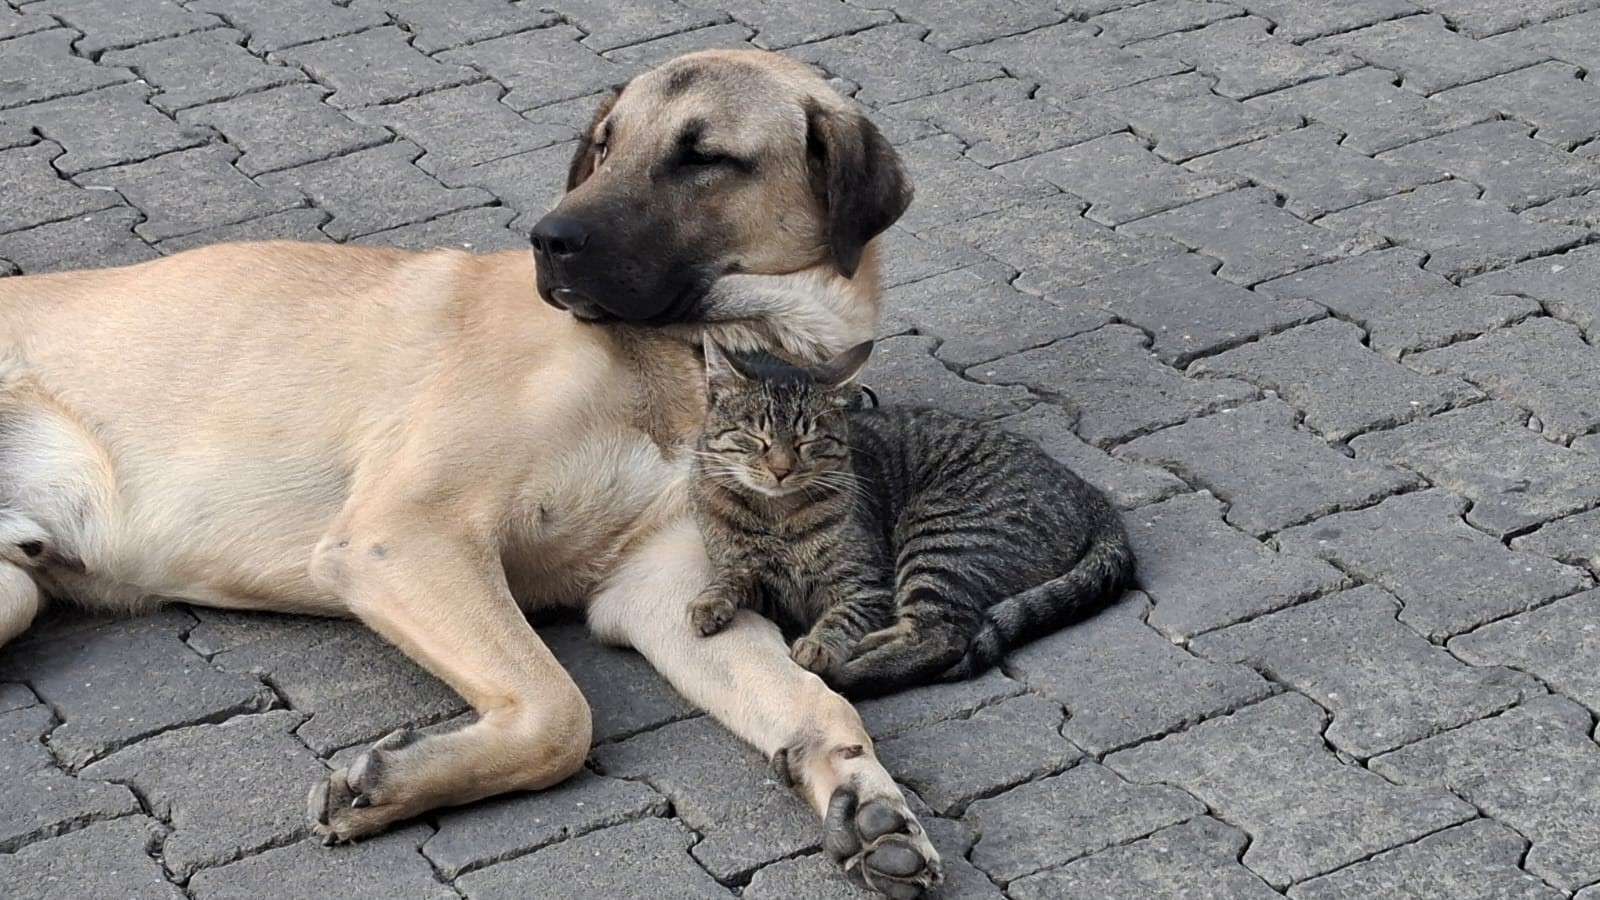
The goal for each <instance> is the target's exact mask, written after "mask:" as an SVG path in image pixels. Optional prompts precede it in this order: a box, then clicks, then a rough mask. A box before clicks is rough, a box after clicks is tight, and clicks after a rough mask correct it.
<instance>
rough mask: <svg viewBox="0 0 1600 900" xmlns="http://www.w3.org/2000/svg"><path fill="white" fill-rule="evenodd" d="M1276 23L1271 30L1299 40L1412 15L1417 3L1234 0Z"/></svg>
mask: <svg viewBox="0 0 1600 900" xmlns="http://www.w3.org/2000/svg"><path fill="white" fill-rule="evenodd" d="M1235 2H1237V3H1238V5H1240V6H1242V7H1244V8H1245V9H1247V10H1249V11H1250V12H1252V13H1254V14H1255V15H1258V16H1260V17H1261V18H1263V19H1266V20H1267V21H1269V22H1272V23H1273V24H1274V25H1276V26H1277V27H1276V28H1274V29H1273V31H1272V33H1273V35H1274V36H1275V37H1280V38H1283V39H1285V40H1288V41H1291V42H1293V43H1296V44H1299V43H1303V42H1305V41H1308V40H1310V39H1312V38H1317V37H1323V36H1325V35H1329V34H1338V33H1339V32H1343V31H1353V30H1355V29H1357V28H1361V27H1363V26H1366V25H1372V24H1375V23H1377V22H1382V21H1385V20H1387V19H1394V18H1399V17H1400V16H1405V15H1411V14H1412V13H1415V12H1416V11H1417V7H1416V6H1415V5H1414V4H1412V3H1410V2H1408V0H1340V2H1339V3H1327V2H1324V0H1235Z"/></svg>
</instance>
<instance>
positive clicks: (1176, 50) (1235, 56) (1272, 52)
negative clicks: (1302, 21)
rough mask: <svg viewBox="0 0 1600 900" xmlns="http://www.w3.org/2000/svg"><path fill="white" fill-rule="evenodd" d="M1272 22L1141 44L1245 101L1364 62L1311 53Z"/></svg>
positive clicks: (1251, 21)
mask: <svg viewBox="0 0 1600 900" xmlns="http://www.w3.org/2000/svg"><path fill="white" fill-rule="evenodd" d="M1270 28H1271V23H1270V22H1268V21H1267V20H1265V19H1260V18H1256V17H1255V16H1247V17H1244V18H1238V19H1224V20H1222V21H1220V22H1214V23H1212V24H1210V25H1207V26H1206V27H1204V28H1200V29H1197V30H1195V31H1183V32H1179V33H1178V34H1169V35H1166V36H1165V37H1159V38H1156V39H1154V40H1150V41H1142V42H1140V43H1138V44H1135V45H1134V47H1133V49H1135V50H1137V51H1139V52H1141V53H1148V54H1151V55H1158V56H1163V57H1172V58H1174V59H1180V60H1182V61H1183V62H1185V63H1188V64H1189V65H1191V66H1194V67H1195V68H1196V69H1198V70H1199V71H1200V72H1202V73H1204V74H1206V75H1211V76H1214V77H1215V78H1216V79H1217V83H1216V88H1215V89H1216V92H1217V93H1219V94H1221V95H1222V96H1224V97H1232V98H1234V99H1236V100H1243V99H1245V98H1247V97H1253V96H1256V95H1257V94H1264V93H1266V92H1268V91H1275V90H1278V89H1279V88H1286V87H1289V86H1291V85H1295V84H1299V83H1301V82H1303V81H1311V80H1314V79H1317V78H1324V77H1326V76H1329V75H1337V74H1339V73H1340V72H1348V71H1350V70H1351V69H1354V68H1357V67H1359V66H1360V65H1361V61H1360V60H1358V59H1356V58H1354V57H1352V56H1349V55H1347V54H1344V53H1339V52H1336V51H1335V50H1333V49H1332V48H1318V49H1316V50H1311V49H1307V48H1305V47H1302V46H1299V45H1297V44H1291V43H1289V42H1288V41H1286V40H1284V39H1282V38H1279V37H1276V36H1275V35H1272V34H1270V33H1269V30H1270Z"/></svg>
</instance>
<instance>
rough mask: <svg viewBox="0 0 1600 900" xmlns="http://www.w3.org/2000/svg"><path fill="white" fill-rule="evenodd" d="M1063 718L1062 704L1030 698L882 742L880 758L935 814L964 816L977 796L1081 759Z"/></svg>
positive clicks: (1022, 697)
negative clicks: (1066, 734) (1064, 736)
mask: <svg viewBox="0 0 1600 900" xmlns="http://www.w3.org/2000/svg"><path fill="white" fill-rule="evenodd" d="M1061 720H1062V712H1061V706H1060V704H1057V703H1052V702H1050V701H1049V700H1046V699H1044V698H1042V697H1035V696H1031V695H1024V696H1021V697H1014V698H1011V699H1009V700H1003V701H1001V702H999V703H996V704H994V705H993V706H986V707H984V708H982V709H980V710H978V711H977V712H975V713H973V714H972V715H971V716H970V717H968V718H965V719H955V720H948V721H944V722H935V723H933V724H931V725H927V726H924V727H922V728H918V729H916V730H914V731H910V732H907V733H905V734H902V735H900V736H899V737H895V738H890V739H889V740H886V741H882V742H880V743H879V744H878V756H879V758H880V759H882V760H883V764H884V766H885V767H886V768H887V769H888V770H889V772H890V773H891V774H893V775H894V776H895V779H896V780H897V781H900V782H901V783H903V784H905V785H908V786H909V787H910V788H911V789H912V790H914V791H916V792H917V796H919V797H921V798H922V799H923V801H924V802H926V803H927V804H928V805H929V806H930V807H932V808H933V810H934V811H935V812H938V813H940V814H941V815H952V814H959V813H960V812H961V811H962V810H964V809H965V808H966V807H967V805H968V804H969V803H971V802H972V801H974V800H979V799H982V798H984V797H992V796H994V795H995V794H997V793H999V792H1001V791H1003V790H1005V789H1007V788H1010V787H1012V786H1013V785H1017V784H1021V783H1022V782H1025V781H1032V780H1034V779H1036V778H1039V777H1040V776H1042V775H1050V774H1054V773H1056V772H1060V771H1061V770H1063V769H1065V768H1066V767H1067V766H1069V765H1071V764H1072V763H1074V762H1076V761H1077V760H1079V759H1081V758H1082V757H1083V754H1082V753H1081V752H1079V750H1078V748H1076V747H1074V746H1072V745H1071V744H1069V743H1067V742H1066V741H1064V740H1062V738H1061V735H1060V734H1059V733H1058V729H1059V728H1060V726H1061Z"/></svg>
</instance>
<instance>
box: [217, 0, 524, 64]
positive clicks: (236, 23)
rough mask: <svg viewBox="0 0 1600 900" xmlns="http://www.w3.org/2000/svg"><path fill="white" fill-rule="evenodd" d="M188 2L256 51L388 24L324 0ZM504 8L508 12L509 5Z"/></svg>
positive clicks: (374, 15) (373, 14) (373, 15)
mask: <svg viewBox="0 0 1600 900" xmlns="http://www.w3.org/2000/svg"><path fill="white" fill-rule="evenodd" d="M391 2H392V0H391ZM454 2H456V3H459V2H461V0H454ZM189 6H190V8H191V9H197V10H202V11H204V12H209V13H216V14H217V15H220V16H222V17H224V18H226V19H227V20H228V23H229V24H230V25H232V26H233V27H235V28H238V29H239V30H241V31H243V32H244V33H245V34H246V35H248V38H247V40H246V41H245V46H246V47H248V48H250V50H252V51H254V52H256V53H268V52H270V51H273V50H282V49H284V48H285V47H292V46H294V45H295V44H309V43H311V42H312V41H320V40H325V39H327V38H332V37H343V36H344V35H347V34H354V33H355V32H357V31H364V30H366V29H368V28H375V27H377V26H379V25H387V24H389V17H388V16H386V15H384V14H383V13H382V12H380V11H377V10H373V11H363V10H361V9H351V8H348V7H345V6H338V5H335V4H332V3H328V2H327V0H274V2H273V3H271V4H265V5H264V4H260V3H256V2H254V0H195V2H192V3H190V4H189ZM506 11H507V13H509V12H510V8H506Z"/></svg>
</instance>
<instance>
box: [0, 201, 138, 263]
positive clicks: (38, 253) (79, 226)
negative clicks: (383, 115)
mask: <svg viewBox="0 0 1600 900" xmlns="http://www.w3.org/2000/svg"><path fill="white" fill-rule="evenodd" d="M143 219H144V217H143V216H141V215H140V214H139V211H138V210H134V209H129V208H128V207H125V206H118V207H113V208H111V209H108V210H104V211H102V212H98V213H93V214H91V215H87V216H79V217H78V218H76V219H68V220H66V221H63V222H53V223H51V224H49V225H41V226H39V227H37V228H29V229H28V230H26V231H14V232H12V233H11V234H8V235H6V236H5V254H6V258H7V259H9V260H11V261H12V262H14V263H16V264H17V265H18V266H19V267H21V269H22V271H24V272H27V273H36V272H54V271H59V270H62V269H77V268H82V267H85V266H89V267H95V268H98V267H102V266H117V265H125V264H128V263H136V262H143V261H144V260H147V259H154V258H155V257H156V256H157V254H156V251H155V250H153V249H151V247H150V245H149V244H146V243H145V242H144V241H141V240H139V238H138V237H137V236H136V235H134V233H133V229H134V225H135V224H136V223H138V222H141V221H143Z"/></svg>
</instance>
